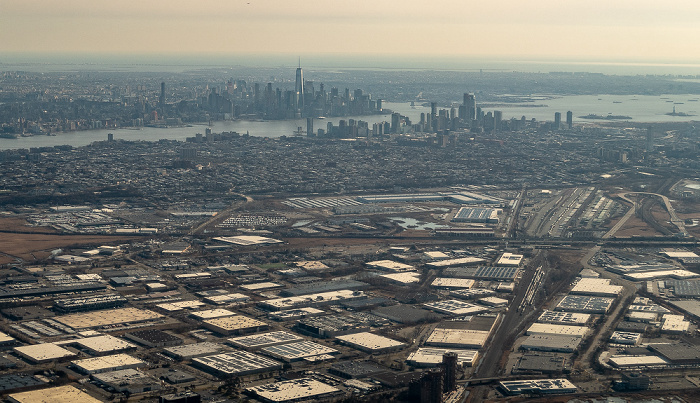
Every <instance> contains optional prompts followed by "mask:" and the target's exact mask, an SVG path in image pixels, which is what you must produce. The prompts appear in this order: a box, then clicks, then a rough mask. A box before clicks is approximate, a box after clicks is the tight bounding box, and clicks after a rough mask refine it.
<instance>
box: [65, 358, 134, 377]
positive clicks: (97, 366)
mask: <svg viewBox="0 0 700 403" xmlns="http://www.w3.org/2000/svg"><path fill="white" fill-rule="evenodd" d="M71 364H72V365H73V367H75V368H76V369H77V370H78V371H79V372H81V373H84V374H99V373H102V372H109V371H117V370H120V369H129V368H139V367H144V366H146V363H145V362H144V361H141V360H139V359H138V358H135V357H132V356H130V355H127V354H114V355H106V356H104V357H95V358H86V359H84V360H77V361H72V362H71Z"/></svg>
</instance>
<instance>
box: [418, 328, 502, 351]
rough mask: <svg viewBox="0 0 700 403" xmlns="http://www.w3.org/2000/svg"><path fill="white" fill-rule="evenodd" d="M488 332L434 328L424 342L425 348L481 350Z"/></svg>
mask: <svg viewBox="0 0 700 403" xmlns="http://www.w3.org/2000/svg"><path fill="white" fill-rule="evenodd" d="M490 333H491V332H490V331H486V330H471V329H444V328H439V327H438V328H435V330H433V332H432V333H431V334H430V336H429V337H428V340H426V342H425V345H426V346H435V347H447V348H464V349H481V348H482V347H484V344H486V340H487V339H488V337H489V334H490Z"/></svg>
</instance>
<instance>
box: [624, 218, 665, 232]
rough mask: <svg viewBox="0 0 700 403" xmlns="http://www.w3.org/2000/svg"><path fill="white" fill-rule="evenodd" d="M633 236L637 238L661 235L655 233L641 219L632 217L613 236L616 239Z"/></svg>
mask: <svg viewBox="0 0 700 403" xmlns="http://www.w3.org/2000/svg"><path fill="white" fill-rule="evenodd" d="M633 235H639V236H657V235H663V234H661V233H660V232H658V231H656V230H655V229H653V228H651V227H649V226H648V225H647V223H645V222H644V221H643V220H642V219H640V218H638V217H635V216H632V217H630V219H629V220H628V221H627V223H625V225H624V226H623V227H622V228H620V230H619V231H617V234H615V236H617V237H630V236H633Z"/></svg>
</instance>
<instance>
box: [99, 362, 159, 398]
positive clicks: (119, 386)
mask: <svg viewBox="0 0 700 403" xmlns="http://www.w3.org/2000/svg"><path fill="white" fill-rule="evenodd" d="M92 379H94V380H96V381H97V382H99V383H100V384H102V385H105V386H107V387H111V388H113V389H114V390H116V391H117V392H119V393H124V392H127V393H130V394H133V393H143V392H150V391H154V390H160V384H161V382H160V380H158V379H156V378H154V377H152V376H150V375H148V374H145V373H143V372H141V371H139V370H136V369H131V368H130V369H122V370H118V371H110V372H105V373H101V374H95V375H93V376H92Z"/></svg>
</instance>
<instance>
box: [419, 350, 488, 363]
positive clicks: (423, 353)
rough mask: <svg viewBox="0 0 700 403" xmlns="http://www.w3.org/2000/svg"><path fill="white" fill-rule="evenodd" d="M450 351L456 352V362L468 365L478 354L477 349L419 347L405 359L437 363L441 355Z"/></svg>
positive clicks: (440, 360)
mask: <svg viewBox="0 0 700 403" xmlns="http://www.w3.org/2000/svg"><path fill="white" fill-rule="evenodd" d="M450 352H451V353H457V362H458V363H459V364H461V365H468V366H472V364H473V363H474V361H475V360H476V359H477V357H478V356H479V351H478V350H464V349H454V348H453V349H447V348H433V347H421V348H419V349H418V350H417V351H415V352H413V353H411V354H409V356H408V358H407V359H406V361H407V362H409V363H411V364H414V365H438V364H441V363H442V356H443V355H444V354H445V353H450Z"/></svg>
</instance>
